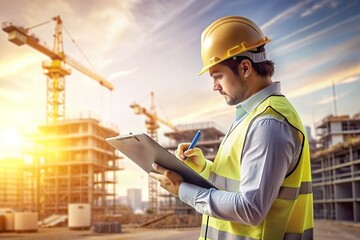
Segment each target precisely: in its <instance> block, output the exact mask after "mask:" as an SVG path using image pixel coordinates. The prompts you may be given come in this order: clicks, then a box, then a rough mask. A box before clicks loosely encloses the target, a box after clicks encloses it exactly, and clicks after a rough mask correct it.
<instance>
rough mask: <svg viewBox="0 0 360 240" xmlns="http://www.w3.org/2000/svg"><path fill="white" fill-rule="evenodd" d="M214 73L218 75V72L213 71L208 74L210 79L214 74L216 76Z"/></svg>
mask: <svg viewBox="0 0 360 240" xmlns="http://www.w3.org/2000/svg"><path fill="white" fill-rule="evenodd" d="M216 73H219V71H216V70H215V71H213V72H210V77H212V76H213V75H214V74H216Z"/></svg>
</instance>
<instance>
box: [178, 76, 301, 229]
mask: <svg viewBox="0 0 360 240" xmlns="http://www.w3.org/2000/svg"><path fill="white" fill-rule="evenodd" d="M271 95H281V93H280V83H279V82H274V83H272V84H271V85H270V86H268V87H266V88H264V89H262V90H261V91H259V92H257V93H256V94H254V95H253V96H251V97H250V98H248V99H247V100H245V101H244V102H242V103H240V104H238V105H237V106H236V118H235V121H234V122H233V124H232V126H231V128H230V129H229V131H228V133H227V134H226V135H225V138H224V140H225V139H226V137H227V136H228V135H229V134H230V133H231V131H232V130H233V129H234V128H235V127H236V126H237V124H239V123H240V122H241V121H242V120H243V119H244V118H245V117H246V116H247V115H248V114H249V113H250V112H251V111H253V110H254V109H255V108H256V107H257V106H258V105H259V104H260V103H261V102H262V101H264V100H265V99H266V98H268V97H269V96H271ZM234 147H236V146H234ZM300 153H301V144H300V139H299V138H298V134H297V131H296V130H295V129H294V128H293V127H291V126H290V124H289V123H288V122H287V121H286V120H285V119H284V118H279V117H275V116H273V115H261V116H260V117H257V118H256V119H255V120H254V122H253V123H252V125H251V126H250V127H249V131H248V134H247V137H246V141H245V143H244V148H243V156H242V163H241V179H240V187H239V191H238V192H228V191H222V190H216V189H205V188H201V187H198V186H195V185H192V184H189V183H185V182H183V183H181V185H180V188H179V198H180V199H181V201H183V202H185V203H187V204H188V205H190V206H192V207H193V208H194V209H196V210H197V211H198V212H200V213H202V214H206V215H209V216H212V217H216V218H220V219H224V220H229V221H235V222H240V223H242V224H248V225H258V224H260V223H261V222H262V221H263V220H264V218H265V217H266V215H267V213H268V211H269V210H270V207H271V205H272V204H273V202H274V201H275V199H276V198H277V196H278V193H279V190H280V187H281V184H282V182H283V180H284V178H285V176H286V174H287V173H289V172H290V171H291V170H292V169H293V168H294V167H295V166H296V162H297V160H298V159H299V156H300ZM239 161H240V159H239Z"/></svg>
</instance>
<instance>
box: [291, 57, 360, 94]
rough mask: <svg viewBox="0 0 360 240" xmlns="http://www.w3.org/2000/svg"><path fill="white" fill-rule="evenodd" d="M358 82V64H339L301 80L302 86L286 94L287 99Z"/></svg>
mask: <svg viewBox="0 0 360 240" xmlns="http://www.w3.org/2000/svg"><path fill="white" fill-rule="evenodd" d="M358 80H360V63H358V64H354V65H349V64H341V65H338V66H337V68H334V69H332V70H331V71H325V72H321V73H319V74H314V75H311V76H309V77H307V78H305V79H303V83H304V86H302V87H297V88H296V89H293V90H290V91H288V92H287V93H286V96H287V97H288V98H297V97H302V96H304V95H307V94H310V93H313V92H315V91H318V90H321V89H324V88H327V87H330V86H331V84H332V82H334V83H341V82H342V83H345V82H346V83H350V82H354V81H358Z"/></svg>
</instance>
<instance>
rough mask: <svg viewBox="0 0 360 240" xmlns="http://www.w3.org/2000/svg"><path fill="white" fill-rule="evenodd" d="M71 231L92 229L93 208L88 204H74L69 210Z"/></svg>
mask: <svg viewBox="0 0 360 240" xmlns="http://www.w3.org/2000/svg"><path fill="white" fill-rule="evenodd" d="M68 216H69V219H68V226H69V228H70V229H75V230H76V229H89V228H90V227H91V207H90V204H88V203H72V204H69V208H68Z"/></svg>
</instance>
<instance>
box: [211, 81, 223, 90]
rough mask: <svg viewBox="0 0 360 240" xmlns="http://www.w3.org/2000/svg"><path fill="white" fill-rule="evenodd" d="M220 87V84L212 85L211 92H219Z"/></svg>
mask: <svg viewBox="0 0 360 240" xmlns="http://www.w3.org/2000/svg"><path fill="white" fill-rule="evenodd" d="M221 90H222V87H221V85H220V84H217V83H214V86H213V91H221Z"/></svg>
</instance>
